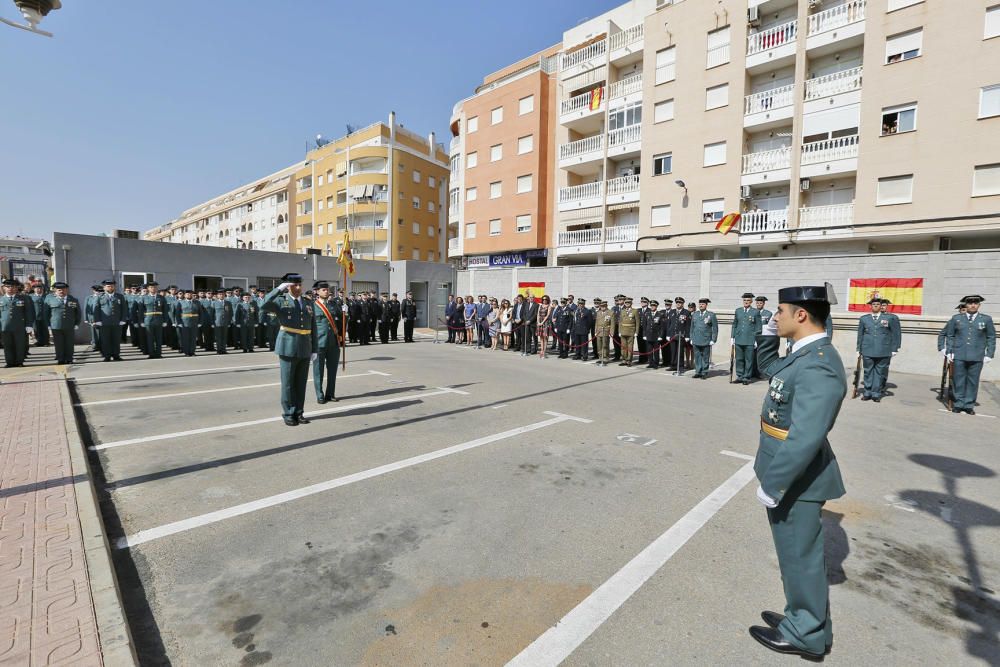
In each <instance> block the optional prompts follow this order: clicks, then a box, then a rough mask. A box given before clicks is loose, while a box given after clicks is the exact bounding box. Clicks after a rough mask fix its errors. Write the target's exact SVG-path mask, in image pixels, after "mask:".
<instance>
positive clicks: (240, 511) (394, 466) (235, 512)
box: [115, 412, 592, 549]
mask: <svg viewBox="0 0 1000 667" xmlns="http://www.w3.org/2000/svg"><path fill="white" fill-rule="evenodd" d="M544 414H547V415H550V418H549V419H545V420H542V421H539V422H535V423H534V424H528V425H526V426H518V427H516V428H512V429H509V430H507V431H503V432H501V433H495V434H493V435H488V436H485V437H482V438H477V439H475V440H470V441H468V442H463V443H461V444H459V445H453V446H451V447H446V448H444V449H438V450H435V451H433V452H428V453H426V454H420V455H418V456H412V457H410V458H407V459H402V460H400V461H395V462H393V463H387V464H385V465H381V466H378V467H375V468H371V469H369V470H363V471H361V472H356V473H353V474H351V475H345V476H343V477H337V478H335V479H331V480H328V481H326V482H319V483H318V484H311V485H309V486H305V487H302V488H301V489H295V490H293V491H285V492H284V493H278V494H275V495H273V496H268V497H266V498H260V499H259V500H253V501H250V502H247V503H242V504H240V505H235V506H233V507H229V508H226V509H222V510H217V511H215V512H208V513H206V514H201V515H199V516H194V517H191V518H189V519H182V520H180V521H174V522H173V523H168V524H165V525H163V526H159V527H158V528H150V529H147V530H140V531H139V532H137V533H133V534H132V535H126V536H124V537H121V538H119V539H118V540H117V541H116V543H115V544H116V546H117V547H118V548H119V549H127V548H129V547H134V546H136V545H138V544H143V543H144V542H150V541H152V540H156V539H159V538H161V537H166V536H168V535H175V534H177V533H182V532H184V531H187V530H191V529H193V528H199V527H201V526H207V525H209V524H213V523H217V522H219V521H225V520H226V519H231V518H233V517H237V516H242V515H244V514H249V513H251V512H257V511H259V510H263V509H266V508H269V507H274V506H276V505H281V504H284V503H287V502H291V501H293V500H298V499H300V498H305V497H308V496H311V495H315V494H317V493H322V492H324V491H329V490H331V489H336V488H339V487H342V486H347V485H348V484H354V483H355V482H361V481H364V480H367V479H372V478H373V477H379V476H380V475H386V474H388V473H391V472H395V471H397V470H402V469H404V468H412V467H413V466H416V465H420V464H421V463H426V462H428V461H434V460H436V459H440V458H444V457H446V456H451V455H453V454H458V453H461V452H465V451H468V450H470V449H476V448H477V447H482V446H484V445H488V444H490V443H494V442H498V441H500V440H506V439H508V438H513V437H516V436H519V435H523V434H525V433H530V432H531V431H537V430H538V429H542V428H546V427H548V426H553V425H555V424H560V423H562V422H567V421H575V422H580V423H584V424H590V423H592V422H591V420H590V419H584V418H582V417H573V416H572V415H566V414H562V413H559V412H545V413H544Z"/></svg>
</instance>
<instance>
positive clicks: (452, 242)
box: [448, 237, 458, 252]
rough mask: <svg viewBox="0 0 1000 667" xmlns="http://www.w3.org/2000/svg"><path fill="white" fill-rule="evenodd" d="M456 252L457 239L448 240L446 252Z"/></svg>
mask: <svg viewBox="0 0 1000 667" xmlns="http://www.w3.org/2000/svg"><path fill="white" fill-rule="evenodd" d="M452 250H458V238H457V237H456V238H453V239H448V252H451V251H452Z"/></svg>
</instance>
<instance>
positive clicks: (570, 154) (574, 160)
mask: <svg viewBox="0 0 1000 667" xmlns="http://www.w3.org/2000/svg"><path fill="white" fill-rule="evenodd" d="M603 159H604V135H603V134H595V135H594V136H592V137H587V138H586V139H580V140H578V141H571V142H570V143H568V144H562V145H561V146H559V168H560V169H568V170H570V171H573V172H574V173H584V172H592V171H596V167H597V165H596V164H593V163H594V162H598V161H600V160H603ZM587 165H589V166H590V167H591V168H590V169H587V168H585V167H586V166H587ZM581 167H583V168H581Z"/></svg>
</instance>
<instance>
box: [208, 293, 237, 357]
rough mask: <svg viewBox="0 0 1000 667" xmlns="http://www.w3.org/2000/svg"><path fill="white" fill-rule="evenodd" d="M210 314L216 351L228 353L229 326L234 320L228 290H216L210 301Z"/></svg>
mask: <svg viewBox="0 0 1000 667" xmlns="http://www.w3.org/2000/svg"><path fill="white" fill-rule="evenodd" d="M208 308H209V316H210V317H211V318H212V333H213V335H214V336H215V353H216V354H226V353H227V352H228V350H227V349H226V343H227V337H228V336H229V326H230V325H231V324H232V322H233V305H232V304H231V303H230V302H229V299H227V298H226V290H224V289H222V288H221V287H220V288H219V289H217V290H215V298H214V299H213V300H212V301H210V302H209V304H208Z"/></svg>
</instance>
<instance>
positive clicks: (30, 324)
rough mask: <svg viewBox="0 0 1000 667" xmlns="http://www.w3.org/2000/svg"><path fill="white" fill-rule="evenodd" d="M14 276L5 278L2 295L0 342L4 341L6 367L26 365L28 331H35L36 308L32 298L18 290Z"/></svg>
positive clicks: (0, 301)
mask: <svg viewBox="0 0 1000 667" xmlns="http://www.w3.org/2000/svg"><path fill="white" fill-rule="evenodd" d="M17 286H18V282H17V280H14V279H13V278H5V279H4V280H3V295H2V296H0V342H2V343H3V357H4V368H15V367H17V366H24V359H25V357H26V356H27V354H28V338H27V335H26V334H28V333H31V332H32V331H34V324H35V308H34V305H33V304H32V302H31V299H30V298H29V297H27V296H25V295H24V294H20V293H18V291H17Z"/></svg>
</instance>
